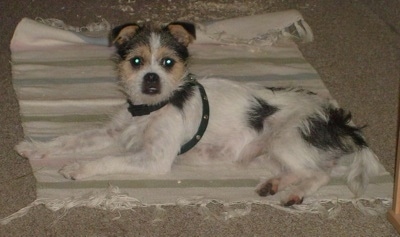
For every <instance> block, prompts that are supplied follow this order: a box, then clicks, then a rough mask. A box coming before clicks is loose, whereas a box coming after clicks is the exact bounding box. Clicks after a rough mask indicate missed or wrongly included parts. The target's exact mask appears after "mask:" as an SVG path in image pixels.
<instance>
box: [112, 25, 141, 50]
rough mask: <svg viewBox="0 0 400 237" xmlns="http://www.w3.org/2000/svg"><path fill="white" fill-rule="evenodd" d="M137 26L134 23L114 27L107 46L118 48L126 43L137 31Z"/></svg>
mask: <svg viewBox="0 0 400 237" xmlns="http://www.w3.org/2000/svg"><path fill="white" fill-rule="evenodd" d="M139 28H140V26H139V25H137V24H136V23H128V24H124V25H120V26H117V27H115V28H114V29H113V30H112V31H111V32H110V35H109V45H110V46H111V45H115V46H116V47H117V48H119V47H120V46H121V45H123V44H124V43H126V42H127V41H128V40H129V39H130V38H131V37H132V36H134V35H135V34H136V33H137V31H138V29H139Z"/></svg>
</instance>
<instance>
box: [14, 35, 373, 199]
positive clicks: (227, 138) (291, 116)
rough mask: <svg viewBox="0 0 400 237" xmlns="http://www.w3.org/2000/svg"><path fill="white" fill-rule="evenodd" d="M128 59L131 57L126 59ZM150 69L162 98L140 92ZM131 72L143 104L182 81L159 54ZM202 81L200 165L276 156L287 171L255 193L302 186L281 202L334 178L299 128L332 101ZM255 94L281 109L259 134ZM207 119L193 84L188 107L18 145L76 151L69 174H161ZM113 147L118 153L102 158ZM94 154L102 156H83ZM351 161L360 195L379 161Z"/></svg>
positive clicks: (25, 151)
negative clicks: (253, 116)
mask: <svg viewBox="0 0 400 237" xmlns="http://www.w3.org/2000/svg"><path fill="white" fill-rule="evenodd" d="M150 37H151V40H150V42H151V52H152V54H154V55H155V54H156V52H157V50H158V49H159V48H160V47H161V46H160V36H159V35H157V34H151V35H150ZM124 63H129V62H121V64H124ZM149 72H152V73H157V74H158V75H159V77H160V80H161V81H160V83H161V87H162V91H161V94H159V95H145V94H142V93H141V83H142V82H141V78H143V77H144V75H145V74H146V73H149ZM184 74H185V73H184ZM130 77H135V78H130ZM130 77H129V76H128V78H125V79H124V83H125V84H124V87H125V89H126V93H127V95H128V96H129V98H130V99H131V100H132V101H133V102H134V103H137V104H141V103H156V102H160V101H163V100H165V98H168V96H170V94H171V93H172V92H173V91H174V90H176V89H177V88H178V86H179V84H177V81H178V82H179V81H180V80H173V78H172V75H170V74H169V73H168V71H166V70H164V69H163V68H162V67H161V66H160V65H159V62H158V61H157V59H156V58H153V59H152V62H151V64H150V65H148V66H146V67H143V68H141V70H140V71H139V72H138V73H136V74H135V75H132V76H130ZM175 79H176V78H175ZM199 82H200V83H201V84H202V85H203V86H204V88H205V90H206V92H207V96H208V101H209V106H210V117H209V124H208V128H207V130H206V132H205V134H204V136H203V137H202V139H201V140H200V142H199V143H198V144H197V145H196V146H195V147H194V148H193V149H191V150H190V151H189V152H187V153H185V154H184V155H182V156H184V157H188V158H189V157H190V160H192V161H196V162H198V163H201V164H204V163H209V162H222V163H223V162H228V163H241V164H243V165H246V164H248V163H250V162H251V161H252V160H253V159H254V158H256V157H258V156H263V157H266V158H268V159H271V160H273V161H275V162H276V163H277V164H278V167H280V168H281V169H282V170H281V175H278V176H277V177H275V178H273V179H271V180H269V181H268V182H267V183H264V184H262V185H260V186H259V187H258V188H257V191H258V192H259V194H260V195H264V194H265V195H269V194H271V195H272V194H274V193H275V192H277V191H280V190H282V189H285V188H287V187H288V186H290V185H293V184H296V186H295V187H294V188H293V189H292V191H291V193H290V195H289V196H287V197H285V198H284V200H283V202H284V203H285V204H288V205H291V204H296V203H301V201H302V198H303V197H304V196H307V195H310V194H312V193H313V192H315V191H316V190H317V189H318V188H319V187H321V186H322V185H324V184H326V183H327V182H329V179H330V175H331V171H332V169H333V168H334V167H335V165H336V163H335V162H336V161H335V160H334V159H332V154H331V153H330V152H329V151H321V150H319V149H317V148H316V147H313V146H312V145H310V144H308V143H307V142H306V141H305V140H304V139H303V138H302V136H301V131H303V132H304V133H309V132H310V127H309V126H310V125H309V124H308V122H307V118H309V117H310V116H321V118H323V119H325V120H327V119H328V118H326V115H325V114H324V113H323V107H324V106H325V107H326V105H328V104H329V102H328V101H327V100H326V99H323V98H320V97H318V96H316V95H309V94H307V93H305V92H298V91H294V90H286V91H273V90H268V89H265V88H264V87H263V86H259V85H255V84H242V83H236V82H233V81H228V80H224V79H220V78H209V79H202V80H200V81H199ZM256 97H257V98H260V99H262V100H264V101H266V102H268V104H270V105H271V106H275V107H277V108H279V110H278V111H276V112H275V113H274V114H272V115H271V116H268V117H266V118H265V120H264V124H263V125H264V127H263V130H262V131H256V130H255V129H254V128H252V127H251V126H250V125H249V122H248V119H249V118H248V114H249V109H250V108H251V105H252V104H254V102H255V98H256ZM201 116H202V102H201V98H200V93H199V91H198V89H197V88H195V92H194V95H193V96H192V97H190V98H189V99H188V100H187V101H186V102H185V103H184V107H183V108H182V110H181V109H179V108H177V107H175V106H174V105H172V104H167V105H166V106H164V107H163V108H161V109H159V110H157V111H155V112H153V113H151V114H149V115H146V116H140V117H132V116H131V114H130V113H129V112H128V110H127V109H126V108H123V109H122V110H121V112H120V113H118V114H117V115H116V116H115V117H114V118H113V120H112V121H111V122H109V123H108V124H107V125H105V126H104V127H103V128H100V129H95V130H91V131H85V132H82V133H79V134H75V135H69V136H61V137H58V138H56V139H55V140H53V141H51V142H48V143H32V142H29V141H24V142H21V143H20V144H18V145H17V146H16V150H17V151H18V152H19V154H21V155H22V156H25V157H28V158H30V159H41V158H47V157H56V156H57V155H59V154H63V155H65V154H67V155H71V156H73V157H74V158H76V160H77V162H76V163H74V164H69V165H66V166H65V167H64V168H62V169H61V170H60V173H61V174H62V175H64V176H65V177H66V178H70V179H83V178H87V177H90V176H94V175H107V174H115V173H152V174H163V173H166V172H169V171H170V170H171V167H172V165H173V162H174V161H175V160H176V158H177V154H178V152H179V150H180V147H181V146H182V145H183V144H185V143H186V142H187V141H188V140H190V139H191V138H192V137H193V135H194V134H195V133H196V131H197V129H198V126H199V124H200V120H201ZM115 150H118V151H119V152H116V153H113V152H108V154H109V155H104V156H102V155H101V154H105V153H107V151H115ZM99 151H100V152H99ZM91 153H92V154H93V153H96V154H99V157H98V159H95V160H92V161H79V160H80V159H81V158H83V157H85V155H86V154H91ZM210 158H211V159H210ZM350 158H351V159H353V160H354V161H353V163H352V164H351V165H350V167H349V168H348V170H347V173H348V183H349V187H350V189H351V190H352V191H353V192H354V193H355V194H357V195H360V194H361V193H362V191H363V190H364V189H365V187H366V185H367V183H368V177H369V176H371V175H376V174H377V172H378V170H379V169H380V164H379V162H378V161H377V159H376V157H375V156H374V154H373V153H372V152H371V151H370V150H369V148H364V149H361V150H359V151H355V152H353V153H351V154H348V155H346V156H344V157H343V159H350Z"/></svg>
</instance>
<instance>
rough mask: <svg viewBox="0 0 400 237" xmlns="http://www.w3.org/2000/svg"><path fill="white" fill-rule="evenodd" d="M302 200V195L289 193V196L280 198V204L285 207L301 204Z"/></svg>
mask: <svg viewBox="0 0 400 237" xmlns="http://www.w3.org/2000/svg"><path fill="white" fill-rule="evenodd" d="M303 200H304V197H303V196H301V195H297V194H291V195H289V197H287V198H286V199H283V200H282V205H283V206H285V207H290V206H293V205H298V204H302V203H303Z"/></svg>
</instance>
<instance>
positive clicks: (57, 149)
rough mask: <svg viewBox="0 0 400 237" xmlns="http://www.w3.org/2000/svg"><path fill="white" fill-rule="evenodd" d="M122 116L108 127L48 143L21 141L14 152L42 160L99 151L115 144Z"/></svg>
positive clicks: (58, 138) (67, 136) (66, 136)
mask: <svg viewBox="0 0 400 237" xmlns="http://www.w3.org/2000/svg"><path fill="white" fill-rule="evenodd" d="M123 117H124V115H123V113H121V115H120V116H118V118H119V119H115V121H112V122H110V123H109V124H108V125H106V126H104V127H102V128H98V129H92V130H88V131H83V132H80V133H77V134H71V135H64V136H60V137H57V138H55V139H54V140H51V141H49V142H36V141H28V140H25V141H22V142H20V143H19V144H18V145H17V146H15V150H16V151H17V152H18V153H19V154H20V155H21V156H23V157H26V158H29V159H42V158H50V157H57V156H59V155H63V154H74V157H76V158H78V156H84V154H87V153H90V152H94V151H101V150H103V149H106V148H108V147H110V146H111V145H113V144H115V142H116V141H115V140H116V137H117V136H118V135H119V134H120V133H121V131H122V128H123V126H124V123H123V122H121V121H124V120H123V119H121V118H123Z"/></svg>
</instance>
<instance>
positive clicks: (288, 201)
mask: <svg viewBox="0 0 400 237" xmlns="http://www.w3.org/2000/svg"><path fill="white" fill-rule="evenodd" d="M329 180H330V176H329V174H327V173H326V172H323V171H312V170H309V171H308V174H307V175H305V174H304V172H299V173H297V172H285V173H282V174H281V175H279V176H277V177H274V178H271V179H269V180H267V181H266V182H264V183H262V184H260V185H259V186H258V187H257V189H256V192H257V193H258V195H260V196H268V195H274V194H275V193H277V192H279V191H282V190H284V189H286V188H288V189H289V190H288V191H289V192H288V195H286V196H284V197H283V198H282V204H283V205H284V206H291V205H294V204H301V203H302V202H303V198H304V197H305V196H308V195H311V194H313V193H314V192H316V191H317V190H318V189H319V188H320V187H321V186H323V185H325V184H327V183H328V182H329Z"/></svg>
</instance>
